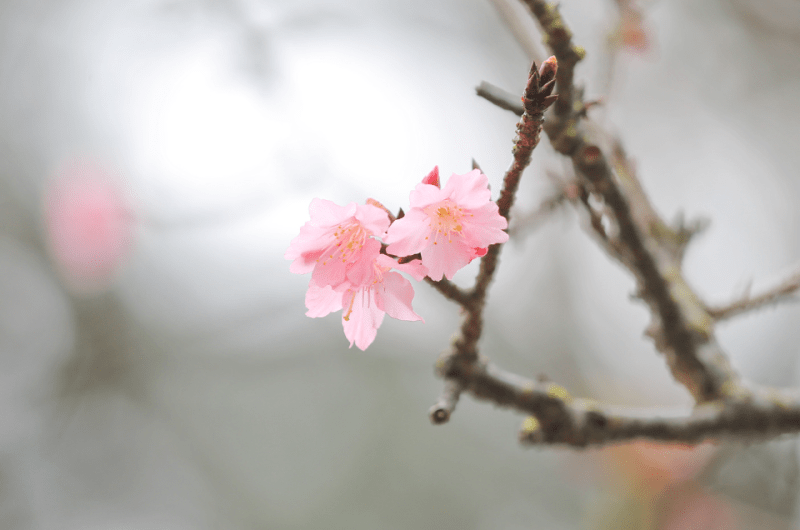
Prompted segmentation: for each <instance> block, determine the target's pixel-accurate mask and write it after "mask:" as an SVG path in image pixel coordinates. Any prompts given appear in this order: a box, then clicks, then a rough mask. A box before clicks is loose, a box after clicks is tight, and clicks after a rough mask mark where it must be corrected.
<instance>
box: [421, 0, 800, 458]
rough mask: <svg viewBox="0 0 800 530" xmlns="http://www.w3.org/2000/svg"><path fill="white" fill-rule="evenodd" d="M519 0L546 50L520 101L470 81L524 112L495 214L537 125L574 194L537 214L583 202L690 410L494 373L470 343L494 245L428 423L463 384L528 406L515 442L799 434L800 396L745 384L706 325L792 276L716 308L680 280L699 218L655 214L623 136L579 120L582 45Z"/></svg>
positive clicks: (445, 362)
mask: <svg viewBox="0 0 800 530" xmlns="http://www.w3.org/2000/svg"><path fill="white" fill-rule="evenodd" d="M520 1H521V2H523V3H524V4H525V5H527V6H528V8H529V9H530V11H531V12H532V14H533V15H534V17H535V19H536V20H537V21H538V23H539V26H540V27H541V29H542V32H543V33H544V36H545V43H546V44H547V45H548V47H549V48H550V49H551V51H552V52H553V53H554V57H551V58H550V59H548V60H547V61H546V62H545V63H544V64H543V65H542V70H541V72H537V70H536V68H535V67H534V68H533V69H532V70H531V74H530V77H529V79H528V86H527V88H526V90H525V95H524V97H523V98H522V103H523V105H522V108H521V109H520V108H519V106H518V104H517V103H516V102H515V101H514V98H513V96H511V95H509V94H508V93H507V92H505V91H503V90H501V89H499V88H497V87H494V86H492V85H490V84H488V83H485V82H484V83H482V84H481V85H480V87H478V95H480V96H481V97H484V98H486V99H488V100H489V101H491V102H492V103H495V104H496V105H498V106H499V107H501V108H504V109H507V110H511V111H513V112H515V113H518V114H519V113H521V115H522V118H521V120H520V122H519V124H518V125H517V133H518V136H517V138H516V139H515V143H514V151H513V152H514V161H513V163H512V165H511V168H509V170H508V172H507V173H506V176H505V179H504V185H503V190H502V192H501V194H500V198H499V199H498V201H497V204H498V208H499V211H500V213H501V215H503V216H505V217H506V219H508V218H509V211H510V208H511V205H512V204H513V201H514V194H515V192H516V190H517V186H518V184H519V178H520V176H521V173H522V170H523V169H524V168H525V167H526V166H527V165H528V163H529V161H530V155H531V151H532V150H533V148H534V147H535V146H536V145H537V144H538V141H539V134H540V131H541V130H542V129H544V131H545V132H546V134H547V136H548V137H549V139H550V142H551V144H552V145H553V147H554V149H555V150H556V151H557V152H559V153H560V154H562V155H564V156H566V157H567V158H569V159H570V160H571V162H572V166H573V169H574V171H575V175H576V177H577V181H575V182H574V183H573V186H574V187H575V190H576V192H575V193H574V194H573V196H570V197H567V194H566V191H565V192H563V193H561V194H559V195H556V196H555V197H553V198H551V199H550V200H549V201H545V203H544V204H543V205H542V207H541V208H540V209H539V210H537V212H536V213H535V216H538V215H539V212H542V211H547V210H552V208H554V207H555V205H557V204H560V203H561V202H563V200H565V199H567V198H568V199H570V200H572V201H573V202H574V203H576V204H579V205H582V206H583V207H584V208H585V210H586V211H587V212H588V214H589V219H590V227H591V231H592V232H593V233H594V234H595V235H596V236H597V239H598V240H599V242H600V244H601V245H602V246H603V248H604V249H605V250H606V252H607V253H608V254H609V255H610V256H612V257H613V258H615V259H616V260H618V261H619V262H620V263H621V264H622V265H624V266H625V267H626V268H627V269H628V270H629V271H630V272H631V273H632V274H633V275H634V277H635V279H636V283H637V293H636V296H637V297H639V298H641V299H642V300H644V301H645V302H646V303H647V305H648V306H649V309H650V313H651V315H652V321H651V323H650V325H649V326H648V328H647V330H646V332H645V333H646V335H648V336H650V337H651V338H652V339H653V340H654V342H655V346H656V348H657V349H658V350H659V351H660V352H662V353H663V354H664V356H665V357H666V360H667V364H668V365H669V368H670V370H671V372H672V375H673V377H674V378H675V379H676V380H677V381H679V382H680V383H682V384H683V385H684V386H685V387H686V388H687V389H688V390H689V392H691V394H692V395H693V397H694V399H695V402H696V403H697V406H696V407H695V410H694V412H693V413H691V414H690V415H688V416H685V417H678V418H676V417H669V418H664V417H661V418H659V417H656V416H654V415H652V414H649V415H646V416H644V417H643V416H640V415H634V414H631V413H630V412H618V411H614V410H612V409H610V408H608V407H603V406H600V405H598V404H594V403H592V402H589V401H586V400H577V399H573V398H572V397H571V396H570V395H569V393H568V392H567V390H566V389H564V388H563V387H561V386H559V385H556V384H555V383H551V382H546V381H540V382H538V383H535V382H533V381H531V380H528V379H526V378H523V377H521V376H518V375H515V374H512V373H509V372H506V371H503V370H501V369H499V368H498V367H496V366H495V365H493V364H491V363H489V362H488V360H486V359H485V358H483V357H482V356H479V354H478V350H477V341H478V339H479V338H480V335H481V331H482V314H483V307H484V300H485V296H486V289H487V287H488V284H489V282H490V281H491V279H492V277H493V274H494V271H495V268H496V265H497V256H498V253H499V249H500V245H493V246H492V247H490V248H489V250H488V252H487V254H486V256H484V258H483V259H482V261H481V269H480V273H479V275H478V278H477V280H476V284H475V287H474V289H473V290H472V291H471V292H470V293H469V294H468V295H467V300H466V303H465V304H463V307H464V309H465V312H466V317H465V320H464V322H463V324H462V326H461V330H460V334H459V336H458V337H457V338H456V340H455V341H454V347H453V348H452V349H451V350H450V351H448V352H446V353H444V354H443V355H442V357H441V358H440V359H439V361H438V362H437V372H438V374H439V376H441V377H442V378H444V379H445V390H444V392H443V394H442V397H441V399H440V400H439V402H438V403H437V404H436V405H435V406H434V407H433V408H432V409H431V419H432V421H434V423H444V422H446V421H447V420H448V419H449V417H450V415H451V413H452V411H453V410H454V408H455V404H456V402H457V400H458V397H459V395H460V393H461V392H462V391H468V392H470V393H471V394H473V395H474V396H475V397H477V398H479V399H486V400H489V401H491V402H493V403H494V404H496V405H500V406H507V407H513V408H515V409H517V410H519V411H522V412H525V413H527V414H530V416H529V417H528V418H527V419H526V420H525V421H524V422H523V428H522V431H521V433H520V440H521V441H523V442H524V443H529V444H566V445H572V446H576V447H585V446H587V445H602V444H606V443H611V442H617V441H622V440H631V439H635V438H648V439H652V440H662V441H672V442H676V441H678V442H686V443H696V442H700V441H702V440H705V439H708V438H715V439H718V438H723V437H737V438H746V439H757V438H769V437H773V436H777V435H780V434H785V433H797V432H800V393H799V392H797V391H788V390H777V389H771V388H761V387H756V386H753V385H748V384H745V383H744V382H743V381H742V380H741V379H740V377H739V375H738V374H737V373H736V372H735V371H734V369H733V368H732V366H731V363H730V361H729V360H728V357H727V355H726V354H725V353H724V352H723V351H722V349H721V347H720V346H719V344H718V343H717V341H716V338H715V336H714V324H715V322H716V321H718V320H721V319H723V318H728V317H730V316H733V315H735V314H739V313H742V312H744V311H749V310H753V309H756V308H758V307H762V306H763V305H765V304H769V303H774V302H777V301H779V300H781V299H783V298H785V297H786V296H789V295H790V294H792V293H794V292H795V291H797V290H798V289H800V273H797V274H795V275H794V276H792V277H790V278H789V279H787V280H786V281H785V282H783V283H781V284H780V285H778V286H776V287H775V288H773V289H770V290H768V291H766V292H765V293H762V294H760V295H758V296H755V297H749V296H746V297H744V298H743V299H742V300H740V301H737V302H734V303H733V304H731V305H729V306H726V307H722V308H709V307H708V306H707V305H706V304H704V303H703V302H702V301H701V299H700V297H699V296H698V295H697V294H696V293H695V291H694V290H693V289H692V288H691V287H690V286H689V284H688V283H687V282H686V280H685V278H684V276H683V272H682V265H683V264H682V260H683V257H684V254H685V250H686V248H687V246H688V244H689V242H690V241H691V240H692V238H693V236H694V235H696V234H697V233H699V232H700V231H701V230H702V229H703V228H704V227H705V226H707V222H706V221H704V220H699V221H695V222H693V223H690V224H688V225H687V224H686V223H684V221H683V219H682V218H680V217H679V219H678V220H677V221H676V222H675V223H673V224H672V225H670V224H668V223H666V222H665V221H664V220H663V219H662V218H661V217H660V216H659V215H658V213H657V212H656V211H655V208H654V207H653V206H652V204H651V203H650V201H649V199H648V197H647V195H646V194H645V192H644V189H643V188H642V186H641V183H640V181H639V178H638V176H637V174H636V171H635V167H634V164H633V163H632V162H631V161H630V160H629V158H628V157H627V155H626V154H625V152H624V149H623V147H622V144H621V142H619V141H618V140H614V139H610V137H609V135H608V134H607V133H603V132H602V131H598V130H590V129H589V128H588V127H587V126H586V125H585V123H584V122H585V120H583V118H584V117H585V115H586V109H587V108H588V107H589V105H590V103H584V101H583V94H582V90H580V89H578V88H576V87H575V86H574V85H573V73H574V67H575V65H576V64H577V63H578V61H580V60H581V59H582V58H583V56H584V52H583V49H582V48H580V47H578V46H576V45H574V44H573V43H572V34H571V32H570V31H569V28H568V27H567V26H566V24H565V23H564V21H563V19H562V18H561V16H560V14H559V12H558V8H557V6H556V5H554V4H551V3H548V2H545V1H543V0H520ZM556 61H557V64H558V68H557V69H556V68H555V65H556ZM556 70H557V71H556ZM539 73H541V79H539V76H538V74H539ZM553 78H554V79H553ZM553 80H555V87H556V88H557V97H558V100H557V103H556V105H555V106H554V107H553V109H552V111H551V112H549V113H548V116H547V118H546V120H545V121H544V122H543V114H542V113H543V111H544V109H545V108H547V107H548V106H549V105H550V104H551V103H553V100H554V99H555V98H556V96H555V95H550V91H551V90H552V88H553ZM603 146H604V147H603ZM604 148H605V151H604ZM565 190H566V188H565ZM542 215H543V214H542Z"/></svg>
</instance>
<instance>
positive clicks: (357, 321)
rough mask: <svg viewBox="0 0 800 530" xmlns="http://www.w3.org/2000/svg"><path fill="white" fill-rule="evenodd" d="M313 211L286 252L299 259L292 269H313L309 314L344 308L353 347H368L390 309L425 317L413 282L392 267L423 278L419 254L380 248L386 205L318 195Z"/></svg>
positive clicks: (415, 317)
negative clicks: (405, 258)
mask: <svg viewBox="0 0 800 530" xmlns="http://www.w3.org/2000/svg"><path fill="white" fill-rule="evenodd" d="M373 202H374V201H373ZM375 204H378V203H375ZM309 213H310V214H311V221H309V222H307V223H306V224H305V225H304V226H303V227H302V228H301V229H300V235H298V236H297V237H296V238H295V239H294V240H292V243H291V245H290V246H289V249H288V250H287V251H286V254H285V257H286V258H287V259H291V260H293V262H292V266H291V268H290V270H291V271H292V272H294V273H298V274H303V273H306V272H311V273H312V274H311V281H310V282H309V285H308V292H307V293H306V307H307V308H308V312H307V313H306V315H307V316H309V317H323V316H325V315H327V314H329V313H332V312H333V311H338V310H340V309H343V310H344V312H343V314H342V325H343V327H344V334H345V336H346V337H347V338H348V339H349V340H350V346H351V347H352V346H353V343H355V344H356V346H358V347H359V348H361V349H362V350H364V349H366V348H367V346H369V345H370V344H371V343H372V341H373V340H375V336H376V334H377V331H378V328H379V327H380V325H381V323H382V322H383V317H384V315H385V314H386V313H388V314H389V316H391V317H394V318H397V319H400V320H422V317H420V316H419V315H417V314H416V313H415V312H414V310H413V309H412V308H411V300H412V299H413V298H414V289H413V287H412V286H411V282H409V281H408V280H406V279H405V278H403V277H402V276H401V275H400V274H398V273H396V272H390V271H391V269H397V270H400V271H403V272H406V273H408V274H410V275H411V276H413V277H414V278H416V279H417V280H421V279H422V278H424V277H425V274H426V272H427V271H426V269H425V267H424V266H423V265H422V263H421V262H420V261H419V260H414V261H412V262H410V263H405V264H398V263H397V262H396V261H395V260H393V259H392V258H390V257H389V256H386V255H383V254H381V253H380V250H381V243H380V241H378V240H377V239H375V237H381V236H383V235H385V233H386V229H387V228H388V227H389V215H388V213H387V212H386V211H385V210H384V209H382V208H380V207H377V206H373V205H371V204H367V205H364V206H362V205H358V204H356V203H350V204H348V205H347V206H338V205H336V204H334V203H332V202H330V201H325V200H322V199H314V200H313V201H311V206H310V207H309Z"/></svg>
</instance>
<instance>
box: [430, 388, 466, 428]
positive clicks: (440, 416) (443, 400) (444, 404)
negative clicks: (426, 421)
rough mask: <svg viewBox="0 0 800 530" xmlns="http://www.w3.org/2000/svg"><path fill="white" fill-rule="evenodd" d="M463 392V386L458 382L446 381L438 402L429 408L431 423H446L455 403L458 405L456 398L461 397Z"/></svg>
mask: <svg viewBox="0 0 800 530" xmlns="http://www.w3.org/2000/svg"><path fill="white" fill-rule="evenodd" d="M463 390H464V385H462V384H461V382H460V381H456V380H454V379H448V380H446V381H445V382H444V390H442V396H441V397H440V398H439V401H438V402H437V403H436V404H435V405H434V406H432V407H431V410H430V412H429V416H430V419H431V422H432V423H435V424H439V423H447V420H449V419H450V414H452V413H453V410H455V408H456V403H458V398H459V396H461V392H462V391H463Z"/></svg>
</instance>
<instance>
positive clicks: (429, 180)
mask: <svg viewBox="0 0 800 530" xmlns="http://www.w3.org/2000/svg"><path fill="white" fill-rule="evenodd" d="M422 183H423V184H430V185H432V186H436V187H437V188H441V187H442V186H441V185H440V184H439V166H433V169H432V170H431V172H430V173H428V175H427V176H426V177H425V178H424V179H422Z"/></svg>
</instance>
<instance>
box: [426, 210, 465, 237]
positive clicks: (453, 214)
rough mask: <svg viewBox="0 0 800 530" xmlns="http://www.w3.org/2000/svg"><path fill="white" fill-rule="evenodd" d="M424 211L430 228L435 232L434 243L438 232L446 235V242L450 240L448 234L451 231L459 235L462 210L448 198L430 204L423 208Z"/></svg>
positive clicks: (462, 215) (461, 226)
mask: <svg viewBox="0 0 800 530" xmlns="http://www.w3.org/2000/svg"><path fill="white" fill-rule="evenodd" d="M424 211H425V213H426V214H428V217H429V218H430V220H431V230H433V231H434V232H435V234H434V242H433V243H434V245H435V244H436V239H438V236H439V234H441V235H443V236H446V237H447V240H448V242H452V239H451V235H450V234H451V233H452V232H455V233H456V234H457V235H461V230H462V228H463V224H462V219H463V217H464V211H463V210H462V209H461V208H459V207H458V205H457V204H455V203H454V202H452V201H451V200H450V199H445V200H443V201H442V202H439V203H436V204H431V205H430V206H428V207H427V208H425V210H424Z"/></svg>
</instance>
